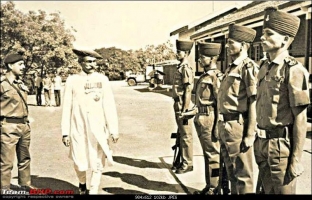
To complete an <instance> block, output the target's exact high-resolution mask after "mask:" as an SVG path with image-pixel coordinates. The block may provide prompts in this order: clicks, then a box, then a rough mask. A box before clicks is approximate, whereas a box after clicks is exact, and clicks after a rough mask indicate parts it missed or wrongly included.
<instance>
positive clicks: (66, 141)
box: [62, 135, 70, 147]
mask: <svg viewBox="0 0 312 200" xmlns="http://www.w3.org/2000/svg"><path fill="white" fill-rule="evenodd" d="M62 142H63V144H64V145H65V146H66V147H69V144H70V140H69V136H68V135H66V136H63V138H62Z"/></svg>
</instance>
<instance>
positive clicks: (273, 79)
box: [256, 51, 310, 129]
mask: <svg viewBox="0 0 312 200" xmlns="http://www.w3.org/2000/svg"><path fill="white" fill-rule="evenodd" d="M287 68H288V69H287ZM287 71H288V73H287ZM287 74H288V75H287ZM308 78H309V73H308V71H307V70H306V69H305V68H304V67H303V66H302V64H301V63H299V62H297V61H296V60H295V59H294V58H293V57H290V56H289V54H288V51H284V52H283V53H281V54H280V55H279V56H278V57H277V58H275V59H274V60H273V61H272V62H270V61H269V59H267V60H266V61H264V63H263V65H262V66H261V69H260V71H259V75H258V80H259V82H258V87H257V89H258V94H257V104H256V109H257V123H258V126H259V127H260V128H263V129H269V128H274V127H276V126H285V125H289V124H293V121H294V118H293V114H292V111H291V107H295V106H302V105H308V104H309V103H310V100H309V87H308Z"/></svg>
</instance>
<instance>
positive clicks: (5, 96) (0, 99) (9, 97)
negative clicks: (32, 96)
mask: <svg viewBox="0 0 312 200" xmlns="http://www.w3.org/2000/svg"><path fill="white" fill-rule="evenodd" d="M10 84H13V85H14V86H15V87H16V88H17V89H18V90H19V91H20V93H21V94H22V95H23V97H24V99H25V101H27V87H26V86H25V85H24V83H23V82H22V81H18V83H16V81H13V83H9V82H8V79H7V78H6V76H1V87H0V95H1V96H0V105H1V116H2V117H12V118H23V117H27V116H28V110H27V107H26V105H25V103H24V101H23V99H22V98H21V97H20V95H19V94H18V93H17V91H16V90H15V89H14V88H13V87H12V86H11V85H10Z"/></svg>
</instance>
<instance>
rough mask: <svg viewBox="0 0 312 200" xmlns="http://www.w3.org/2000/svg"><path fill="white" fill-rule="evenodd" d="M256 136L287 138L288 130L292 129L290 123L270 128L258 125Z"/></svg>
mask: <svg viewBox="0 0 312 200" xmlns="http://www.w3.org/2000/svg"><path fill="white" fill-rule="evenodd" d="M258 129H259V131H258V133H257V135H258V137H259V138H263V139H272V138H287V137H288V133H289V131H292V125H288V126H277V127H275V128H272V129H262V128H260V127H259V126H258Z"/></svg>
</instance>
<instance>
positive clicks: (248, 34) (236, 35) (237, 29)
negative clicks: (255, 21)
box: [229, 23, 257, 42]
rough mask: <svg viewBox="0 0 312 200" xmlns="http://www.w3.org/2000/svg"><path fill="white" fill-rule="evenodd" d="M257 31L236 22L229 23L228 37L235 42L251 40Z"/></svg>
mask: <svg viewBox="0 0 312 200" xmlns="http://www.w3.org/2000/svg"><path fill="white" fill-rule="evenodd" d="M256 33H257V31H256V30H254V29H252V28H249V27H246V26H240V25H237V24H234V23H233V24H230V25H229V38H231V39H233V40H236V41H237V42H253V41H254V39H255V37H256Z"/></svg>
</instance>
